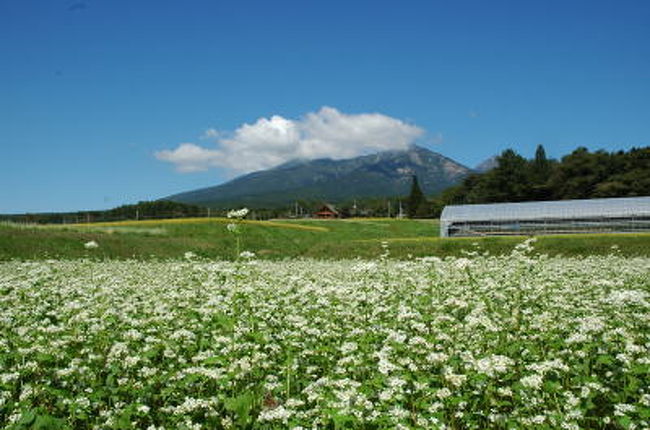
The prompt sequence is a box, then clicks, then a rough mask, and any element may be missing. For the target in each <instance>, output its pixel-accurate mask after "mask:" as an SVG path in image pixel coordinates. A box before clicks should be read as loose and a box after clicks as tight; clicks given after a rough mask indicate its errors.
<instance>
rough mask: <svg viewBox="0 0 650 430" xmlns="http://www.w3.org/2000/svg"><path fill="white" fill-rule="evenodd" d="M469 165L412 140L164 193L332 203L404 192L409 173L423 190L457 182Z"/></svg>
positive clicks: (214, 203)
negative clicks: (401, 147)
mask: <svg viewBox="0 0 650 430" xmlns="http://www.w3.org/2000/svg"><path fill="white" fill-rule="evenodd" d="M469 173H470V169H468V168H467V167H465V166H463V165H461V164H459V163H457V162H455V161H453V160H451V159H449V158H447V157H445V156H443V155H440V154H438V153H436V152H433V151H431V150H429V149H426V148H423V147H421V146H417V145H411V146H409V147H408V148H406V149H404V150H389V151H383V152H378V153H374V154H369V155H362V156H359V157H354V158H348V159H343V160H332V159H317V160H304V159H295V160H290V161H288V162H286V163H283V164H281V165H279V166H276V167H274V168H271V169H268V170H262V171H258V172H254V173H250V174H247V175H244V176H240V177H238V178H235V179H233V180H232V181H229V182H226V183H224V184H221V185H217V186H214V187H209V188H203V189H199V190H194V191H189V192H186V193H181V194H176V195H173V196H170V197H167V198H166V199H167V200H172V201H177V202H183V203H192V204H198V205H203V206H210V207H224V208H225V207H233V206H238V205H247V206H249V207H274V206H275V207H277V206H283V205H286V204H290V203H291V202H293V201H295V200H312V201H313V200H322V201H327V202H331V203H337V202H343V201H346V200H351V199H355V198H356V199H363V198H370V197H393V196H399V195H407V194H408V192H409V187H410V185H411V177H412V175H417V176H418V179H419V182H420V186H421V188H422V190H423V191H424V192H425V193H426V194H434V193H437V192H440V191H442V190H443V189H445V188H447V187H449V186H451V185H454V184H456V183H458V182H459V181H460V180H461V179H462V178H463V177H464V176H466V175H467V174H469Z"/></svg>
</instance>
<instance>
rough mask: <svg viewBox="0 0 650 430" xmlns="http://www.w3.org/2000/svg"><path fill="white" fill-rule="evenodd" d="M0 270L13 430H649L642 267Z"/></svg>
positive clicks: (628, 261) (119, 265)
mask: <svg viewBox="0 0 650 430" xmlns="http://www.w3.org/2000/svg"><path fill="white" fill-rule="evenodd" d="M528 251H529V243H525V244H523V245H520V246H519V247H518V248H517V249H516V250H515V251H513V253H512V254H511V255H508V256H501V257H495V256H489V255H481V254H480V253H478V252H476V253H473V254H472V255H468V256H467V257H466V258H451V257H450V258H445V259H438V258H433V257H429V258H421V259H412V260H408V261H392V260H388V259H385V258H382V259H378V260H376V261H365V260H345V261H336V262H331V261H330V262H327V261H316V260H287V261H283V262H272V261H240V262H214V261H207V260H196V261H194V260H190V261H180V262H179V261H166V262H156V261H150V262H142V261H135V260H127V261H114V260H106V261H91V260H49V261H36V262H18V261H11V262H4V263H0V422H1V423H4V424H5V427H6V428H10V429H27V428H41V429H48V428H51V429H63V428H70V429H129V428H142V429H150V430H158V429H203V428H205V429H221V428H237V429H241V428H251V429H253V428H254V429H275V428H277V429H287V428H288V429H301V428H302V429H311V428H329V429H335V428H340V429H343V428H345V429H348V428H352V429H353V428H359V429H388V428H402V429H416V428H417V429H437V428H441V429H442V428H448V429H485V428H503V429H506V428H507V429H524V428H540V429H543V428H563V429H579V428H603V429H604V428H613V429H615V428H621V429H642V428H649V427H650V386H649V382H650V375H649V372H650V370H649V369H650V351H649V349H650V259H648V258H629V257H628V258H625V257H621V256H618V255H610V256H601V257H585V258H562V257H544V256H541V257H531V256H530V254H529V252H528Z"/></svg>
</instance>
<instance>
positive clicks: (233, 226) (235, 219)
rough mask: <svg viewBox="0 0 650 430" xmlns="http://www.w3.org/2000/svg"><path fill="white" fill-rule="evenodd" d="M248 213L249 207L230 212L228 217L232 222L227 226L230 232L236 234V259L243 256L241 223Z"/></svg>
mask: <svg viewBox="0 0 650 430" xmlns="http://www.w3.org/2000/svg"><path fill="white" fill-rule="evenodd" d="M246 215H248V208H241V209H237V210H232V211H230V212H228V219H230V220H231V222H229V223H228V225H227V226H226V228H227V229H228V231H229V232H230V233H232V234H234V235H235V260H239V258H240V257H241V234H242V228H241V223H242V221H243V219H244V218H245V217H246Z"/></svg>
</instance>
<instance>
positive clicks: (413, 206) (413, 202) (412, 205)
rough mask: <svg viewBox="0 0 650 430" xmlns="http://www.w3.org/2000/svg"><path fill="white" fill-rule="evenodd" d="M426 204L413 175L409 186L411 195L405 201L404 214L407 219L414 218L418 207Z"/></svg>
mask: <svg viewBox="0 0 650 430" xmlns="http://www.w3.org/2000/svg"><path fill="white" fill-rule="evenodd" d="M424 203H426V199H425V198H424V193H422V189H420V184H418V177H417V176H416V175H413V183H412V184H411V193H410V194H409V196H408V198H407V200H406V211H407V212H406V214H407V216H408V217H409V218H414V217H415V216H416V215H417V214H418V210H419V209H420V206H422V205H423V204H424Z"/></svg>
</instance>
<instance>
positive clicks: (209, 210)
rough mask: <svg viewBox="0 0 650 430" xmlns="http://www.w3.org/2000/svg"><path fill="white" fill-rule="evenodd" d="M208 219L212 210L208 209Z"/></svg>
mask: <svg viewBox="0 0 650 430" xmlns="http://www.w3.org/2000/svg"><path fill="white" fill-rule="evenodd" d="M208 218H210V208H208Z"/></svg>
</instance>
